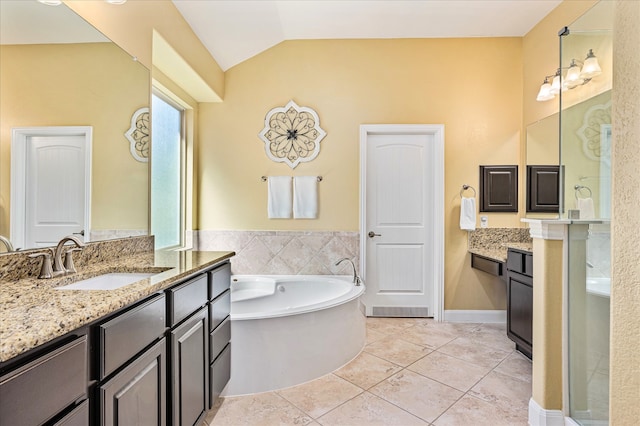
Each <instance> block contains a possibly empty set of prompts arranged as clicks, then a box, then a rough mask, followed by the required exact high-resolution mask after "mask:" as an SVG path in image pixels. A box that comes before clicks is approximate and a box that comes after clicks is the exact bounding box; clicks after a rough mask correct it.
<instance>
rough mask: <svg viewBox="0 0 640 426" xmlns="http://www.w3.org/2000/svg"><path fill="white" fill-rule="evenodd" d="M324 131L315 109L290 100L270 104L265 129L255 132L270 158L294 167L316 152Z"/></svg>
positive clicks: (312, 156)
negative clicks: (286, 102) (284, 102)
mask: <svg viewBox="0 0 640 426" xmlns="http://www.w3.org/2000/svg"><path fill="white" fill-rule="evenodd" d="M326 134H327V133H326V132H325V131H324V130H322V129H321V128H320V119H319V118H318V114H316V112H315V111H314V110H312V109H311V108H307V107H301V106H298V105H297V104H296V103H295V102H294V101H293V100H291V101H289V103H288V104H287V105H285V106H284V107H277V108H273V109H272V110H271V111H269V112H268V113H267V115H266V116H265V118H264V129H262V131H261V132H260V134H259V135H258V136H259V137H260V139H262V140H263V141H264V144H265V150H266V152H267V156H268V157H269V158H270V159H271V160H273V161H276V162H279V163H287V164H288V165H289V167H291V168H292V169H294V168H295V167H296V166H297V165H298V164H299V163H301V162H309V161H312V160H313V159H314V158H316V157H317V156H318V153H319V152H320V141H321V140H322V139H323V138H324V137H325V136H326Z"/></svg>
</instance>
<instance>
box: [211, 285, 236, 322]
mask: <svg viewBox="0 0 640 426" xmlns="http://www.w3.org/2000/svg"><path fill="white" fill-rule="evenodd" d="M230 313H231V290H227V291H226V292H224V293H222V294H221V295H220V296H218V297H217V298H216V300H214V301H213V302H211V303H210V304H209V331H213V329H214V328H216V327H217V326H218V325H219V324H220V323H221V322H222V321H224V319H225V318H226V317H228V316H229V314H230Z"/></svg>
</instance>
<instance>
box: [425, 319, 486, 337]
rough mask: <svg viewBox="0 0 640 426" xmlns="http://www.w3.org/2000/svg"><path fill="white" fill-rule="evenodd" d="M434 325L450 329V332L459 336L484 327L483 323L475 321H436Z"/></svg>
mask: <svg viewBox="0 0 640 426" xmlns="http://www.w3.org/2000/svg"><path fill="white" fill-rule="evenodd" d="M434 325H435V326H437V327H438V328H439V329H441V330H443V331H448V332H449V333H453V334H457V335H459V336H462V335H464V334H467V333H471V332H474V331H475V330H477V329H478V328H480V327H482V324H480V323H473V322H436V323H434Z"/></svg>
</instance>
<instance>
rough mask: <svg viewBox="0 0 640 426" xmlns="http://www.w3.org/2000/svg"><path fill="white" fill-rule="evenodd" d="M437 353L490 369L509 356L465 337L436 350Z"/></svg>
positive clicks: (506, 352)
mask: <svg viewBox="0 0 640 426" xmlns="http://www.w3.org/2000/svg"><path fill="white" fill-rule="evenodd" d="M438 351H439V352H442V353H444V354H447V355H451V356H452V357H455V358H458V359H462V360H464V361H468V362H470V363H472V364H476V365H479V366H482V367H491V368H494V367H495V366H497V365H498V364H499V363H500V362H501V361H502V360H503V359H505V358H506V357H507V356H508V355H509V352H508V351H503V350H501V349H494V348H491V347H489V346H484V345H482V344H479V343H478V342H477V341H475V340H472V339H469V338H467V337H459V338H457V339H455V340H453V341H451V342H449V343H447V344H446V345H444V346H442V347H440V348H438Z"/></svg>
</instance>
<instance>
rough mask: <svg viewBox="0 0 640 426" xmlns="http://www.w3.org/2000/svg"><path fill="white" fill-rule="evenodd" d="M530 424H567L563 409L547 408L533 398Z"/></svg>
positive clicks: (530, 403) (530, 407)
mask: <svg viewBox="0 0 640 426" xmlns="http://www.w3.org/2000/svg"><path fill="white" fill-rule="evenodd" d="M529 425H531V426H565V423H564V413H563V412H562V410H545V409H544V408H542V407H541V406H540V405H539V404H538V403H537V402H535V401H534V400H533V398H531V399H530V400H529Z"/></svg>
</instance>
